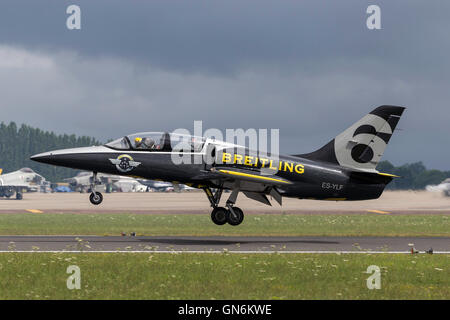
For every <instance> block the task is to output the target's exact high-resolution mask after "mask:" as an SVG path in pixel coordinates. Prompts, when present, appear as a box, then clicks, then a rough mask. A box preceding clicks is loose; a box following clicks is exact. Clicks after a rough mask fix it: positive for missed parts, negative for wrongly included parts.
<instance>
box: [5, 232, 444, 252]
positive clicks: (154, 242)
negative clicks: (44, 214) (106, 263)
mask: <svg viewBox="0 0 450 320" xmlns="http://www.w3.org/2000/svg"><path fill="white" fill-rule="evenodd" d="M411 244H413V246H414V248H415V249H417V250H419V251H422V252H423V251H425V250H428V249H429V248H433V251H434V252H435V253H437V252H441V253H443V252H445V253H450V237H420V238H418V237H182V236H176V237H175V236H164V237H162V236H154V237H132V236H0V251H132V252H135V251H139V252H152V251H155V252H172V251H177V252H184V251H187V252H223V251H225V250H228V251H229V252H261V253H264V252H275V251H276V252H316V251H317V252H361V251H363V252H364V251H371V252H374V251H375V252H405V253H407V252H410V250H411Z"/></svg>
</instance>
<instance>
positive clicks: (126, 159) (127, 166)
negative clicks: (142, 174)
mask: <svg viewBox="0 0 450 320" xmlns="http://www.w3.org/2000/svg"><path fill="white" fill-rule="evenodd" d="M109 161H111V163H112V164H114V165H116V168H117V170H119V171H120V172H130V171H131V170H133V169H134V168H136V167H137V166H139V165H140V164H141V163H140V162H137V161H134V160H133V158H132V157H131V156H129V155H128V154H122V155H120V156H118V157H117V159H109Z"/></svg>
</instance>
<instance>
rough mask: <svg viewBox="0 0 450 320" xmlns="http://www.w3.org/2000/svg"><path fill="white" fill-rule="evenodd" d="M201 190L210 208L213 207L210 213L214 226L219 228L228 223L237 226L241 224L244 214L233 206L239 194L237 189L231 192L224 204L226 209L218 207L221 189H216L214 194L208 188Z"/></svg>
mask: <svg viewBox="0 0 450 320" xmlns="http://www.w3.org/2000/svg"><path fill="white" fill-rule="evenodd" d="M203 190H204V191H205V193H206V196H207V197H208V200H209V202H210V203H211V207H213V211H212V212H211V220H212V221H213V222H214V223H215V224H217V225H219V226H221V225H224V224H225V223H228V224H229V225H232V226H237V225H240V224H241V223H242V221H243V220H244V212H243V211H242V210H241V209H240V208H238V207H235V206H234V203H235V202H236V198H237V195H238V193H239V189H238V188H236V189H233V191H232V192H231V195H230V197H229V198H228V200H227V203H226V208H224V207H219V202H220V198H221V196H222V189H218V190H217V191H216V192H215V193H214V194H213V193H212V191H211V189H210V188H204V189H203Z"/></svg>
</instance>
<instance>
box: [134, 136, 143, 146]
mask: <svg viewBox="0 0 450 320" xmlns="http://www.w3.org/2000/svg"><path fill="white" fill-rule="evenodd" d="M134 143H135V145H137V146H138V145H140V144H141V143H142V138H140V137H137V138H136V139H134Z"/></svg>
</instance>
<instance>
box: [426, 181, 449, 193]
mask: <svg viewBox="0 0 450 320" xmlns="http://www.w3.org/2000/svg"><path fill="white" fill-rule="evenodd" d="M426 189H427V191H431V192H442V194H443V195H444V196H446V197H450V178H448V179H445V180H444V181H442V182H441V183H440V184H438V185H428V186H426Z"/></svg>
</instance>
